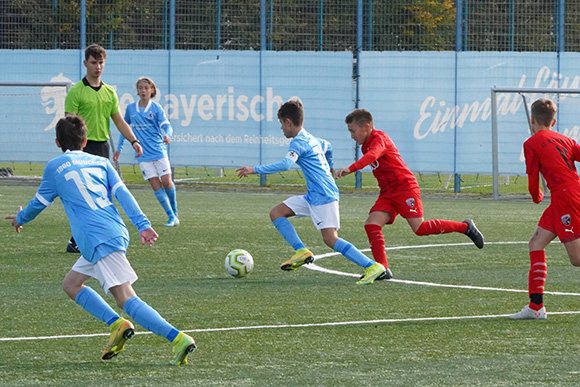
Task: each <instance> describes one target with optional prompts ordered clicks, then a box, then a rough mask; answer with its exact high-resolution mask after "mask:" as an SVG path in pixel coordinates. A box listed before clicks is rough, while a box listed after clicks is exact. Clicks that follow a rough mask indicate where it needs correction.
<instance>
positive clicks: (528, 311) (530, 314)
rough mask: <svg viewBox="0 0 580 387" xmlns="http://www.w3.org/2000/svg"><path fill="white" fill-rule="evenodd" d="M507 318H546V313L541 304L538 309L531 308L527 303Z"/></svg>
mask: <svg viewBox="0 0 580 387" xmlns="http://www.w3.org/2000/svg"><path fill="white" fill-rule="evenodd" d="M509 318H511V319H512V320H545V319H547V318H548V314H547V313H546V308H544V307H543V306H542V307H541V308H540V310H533V309H532V308H530V306H529V305H526V306H524V309H522V310H520V311H519V312H518V313H514V314H510V315H509Z"/></svg>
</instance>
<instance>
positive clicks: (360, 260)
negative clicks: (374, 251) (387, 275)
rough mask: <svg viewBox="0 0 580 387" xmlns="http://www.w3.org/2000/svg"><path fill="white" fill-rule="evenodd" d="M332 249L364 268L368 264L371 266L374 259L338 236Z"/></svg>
mask: <svg viewBox="0 0 580 387" xmlns="http://www.w3.org/2000/svg"><path fill="white" fill-rule="evenodd" d="M333 248H334V251H336V252H339V253H341V254H342V255H344V256H345V257H347V258H348V259H349V260H350V261H352V262H354V263H356V264H357V265H359V266H362V267H364V268H365V269H366V268H367V267H369V266H372V265H373V264H374V263H375V261H373V260H372V259H370V258H369V257H367V256H366V255H364V254H363V253H361V252H360V250H359V249H357V248H356V247H354V245H353V244H352V243H350V242H347V241H345V240H344V239H342V238H338V240H337V241H336V243H335V244H334V247H333Z"/></svg>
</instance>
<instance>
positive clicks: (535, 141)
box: [524, 130, 580, 193]
mask: <svg viewBox="0 0 580 387" xmlns="http://www.w3.org/2000/svg"><path fill="white" fill-rule="evenodd" d="M524 156H525V158H526V173H527V174H528V175H536V176H537V175H538V173H541V174H542V176H544V179H546V184H547V186H548V189H549V190H550V192H552V193H553V192H554V191H560V190H561V189H563V188H574V187H576V188H580V179H579V178H578V172H576V166H575V164H574V161H580V146H579V145H578V143H577V142H576V141H574V140H573V139H571V138H569V137H567V136H564V135H563V134H560V133H557V132H554V131H552V130H540V131H539V132H538V133H536V134H534V135H533V136H532V137H530V138H528V139H527V140H526V141H525V142H524Z"/></svg>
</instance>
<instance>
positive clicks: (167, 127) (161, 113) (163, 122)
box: [157, 104, 173, 137]
mask: <svg viewBox="0 0 580 387" xmlns="http://www.w3.org/2000/svg"><path fill="white" fill-rule="evenodd" d="M157 107H158V109H157V122H158V123H159V127H160V128H161V129H163V131H164V132H165V134H166V135H167V136H168V137H171V136H173V127H172V126H171V122H169V119H167V115H166V114H165V110H163V108H162V107H161V105H159V104H157Z"/></svg>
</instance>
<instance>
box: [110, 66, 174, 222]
mask: <svg viewBox="0 0 580 387" xmlns="http://www.w3.org/2000/svg"><path fill="white" fill-rule="evenodd" d="M136 87H137V95H139V101H138V102H134V103H132V104H130V105H129V106H127V110H126V111H125V121H126V122H127V123H128V124H129V125H130V126H131V129H133V132H134V133H135V135H136V136H137V139H139V141H140V142H141V145H142V146H143V156H141V157H135V158H136V159H137V160H139V167H140V168H141V172H142V173H143V178H144V179H145V180H148V181H149V184H151V188H152V189H153V193H154V194H155V197H156V198H157V200H158V201H159V203H160V204H161V207H163V209H164V210H165V213H166V214H167V216H168V218H169V220H168V221H167V223H166V224H164V226H165V227H173V226H179V218H178V217H177V199H176V196H175V185H174V184H173V180H172V179H171V165H170V164H169V158H168V157H167V144H169V142H170V141H171V139H170V137H171V135H172V134H173V128H172V127H171V123H169V120H168V119H167V116H166V115H165V111H164V110H163V108H162V107H161V105H159V104H158V103H157V102H155V101H152V100H151V98H153V97H155V96H156V95H157V87H156V86H155V83H154V82H153V80H152V79H151V78H145V77H143V78H139V79H138V80H137V85H136ZM124 142H125V137H124V136H123V135H120V136H119V145H117V150H116V151H115V153H114V154H113V161H114V162H118V161H119V156H120V155H121V151H122V150H123V143H124Z"/></svg>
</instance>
